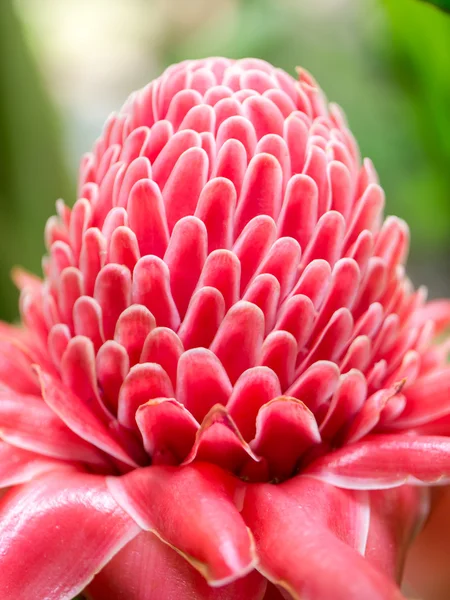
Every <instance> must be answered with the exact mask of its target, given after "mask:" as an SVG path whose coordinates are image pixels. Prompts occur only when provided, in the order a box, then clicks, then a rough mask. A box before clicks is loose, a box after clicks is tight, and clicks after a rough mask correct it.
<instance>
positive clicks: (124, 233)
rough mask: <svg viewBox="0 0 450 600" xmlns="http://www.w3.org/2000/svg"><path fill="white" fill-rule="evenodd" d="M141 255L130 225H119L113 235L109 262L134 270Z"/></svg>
mask: <svg viewBox="0 0 450 600" xmlns="http://www.w3.org/2000/svg"><path fill="white" fill-rule="evenodd" d="M140 256H141V255H140V252H139V246H138V241H137V238H136V234H135V233H134V231H132V230H131V229H130V228H129V227H124V226H121V227H117V229H115V230H114V232H113V234H112V236H111V241H110V244H109V252H108V262H111V263H117V264H118V265H124V266H125V267H127V268H128V269H129V270H130V271H132V270H133V269H134V266H135V264H136V263H137V261H138V260H139V258H140Z"/></svg>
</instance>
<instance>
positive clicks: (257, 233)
mask: <svg viewBox="0 0 450 600" xmlns="http://www.w3.org/2000/svg"><path fill="white" fill-rule="evenodd" d="M275 239H276V225H275V222H274V220H273V219H271V218H270V217H268V216H266V215H260V216H257V217H254V218H253V219H252V220H251V221H250V222H249V223H248V224H247V225H246V227H245V228H244V230H243V231H242V233H241V234H240V236H239V237H238V239H237V241H236V243H235V245H234V247H233V250H234V253H235V254H236V256H237V257H238V259H239V261H240V263H241V292H242V291H244V290H245V288H246V286H247V284H248V283H249V281H250V279H251V278H252V277H253V275H254V273H255V271H256V269H257V268H258V266H259V264H260V262H261V261H262V260H263V258H264V256H265V255H266V253H267V252H268V250H269V248H270V247H271V246H272V244H273V243H274V241H275Z"/></svg>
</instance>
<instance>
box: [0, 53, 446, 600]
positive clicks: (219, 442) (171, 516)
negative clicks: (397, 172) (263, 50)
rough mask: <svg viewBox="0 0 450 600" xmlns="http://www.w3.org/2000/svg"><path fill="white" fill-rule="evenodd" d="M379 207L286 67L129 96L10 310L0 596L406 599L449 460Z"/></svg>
mask: <svg viewBox="0 0 450 600" xmlns="http://www.w3.org/2000/svg"><path fill="white" fill-rule="evenodd" d="M383 205H384V195H383V191H382V189H381V188H380V187H379V185H378V183H377V177H376V173H375V171H374V169H373V166H372V164H371V163H370V161H368V160H365V161H364V162H363V164H362V166H361V164H360V158H359V154H358V149H357V146H356V144H355V142H354V140H353V138H352V136H351V134H350V132H349V130H348V128H347V125H346V123H345V120H344V118H343V115H342V113H341V112H340V110H339V109H338V108H337V107H336V106H334V105H330V106H327V104H326V102H325V99H324V96H323V94H322V92H321V91H320V89H319V88H318V86H317V84H316V83H315V81H314V80H313V79H312V78H311V76H310V75H308V74H307V73H305V72H304V71H300V80H299V82H296V81H294V79H292V78H291V77H290V76H288V75H287V74H286V73H284V72H283V71H281V70H279V69H275V68H273V67H272V66H270V65H269V64H267V63H265V62H263V61H260V60H252V59H248V60H247V59H246V60H240V61H237V62H233V61H230V60H226V59H222V58H214V59H208V60H202V61H188V62H184V63H181V64H179V65H175V66H173V67H171V68H169V69H168V70H167V71H166V72H165V73H164V74H163V75H162V76H161V77H160V78H158V79H156V80H155V81H153V82H152V83H150V84H149V85H148V86H147V87H146V88H144V89H143V90H141V91H139V92H137V93H135V94H133V95H132V96H131V97H130V99H129V100H128V102H127V103H126V105H125V107H124V108H123V110H122V111H121V112H120V113H119V114H117V115H113V116H112V117H111V118H110V119H109V121H108V123H107V125H106V127H105V130H104V132H103V135H102V137H101V138H100V139H99V140H98V141H97V143H96V145H95V147H94V150H93V152H92V153H90V154H88V155H86V156H85V158H84V159H83V161H82V165H81V171H80V184H79V199H78V200H77V202H76V203H75V205H74V207H73V209H69V208H67V207H66V206H65V205H64V204H63V203H62V202H59V203H58V205H57V209H58V215H59V216H58V217H53V218H51V219H50V220H49V222H48V226H47V229H46V242H47V247H48V257H46V259H45V262H44V272H45V278H44V281H40V280H38V279H36V278H34V277H33V276H30V275H27V274H24V273H22V272H19V273H17V274H16V280H17V282H18V285H19V287H21V288H22V296H21V312H22V319H23V325H22V326H21V327H11V326H8V325H3V326H2V330H1V334H2V339H1V347H0V380H1V389H0V395H1V397H0V437H1V440H2V441H1V442H0V485H1V486H2V487H6V488H11V489H10V490H9V491H8V492H7V493H6V494H5V495H4V497H3V498H2V500H1V501H0V535H1V537H0V589H1V590H2V599H3V600H13V599H14V600H30V599H31V598H36V599H37V600H39V599H46V600H62V599H70V598H71V597H72V596H74V595H76V594H77V593H79V592H80V591H81V590H83V589H85V588H86V586H88V587H87V591H86V593H88V594H89V597H90V598H92V599H93V600H102V599H108V600H114V599H116V598H117V599H120V598H126V599H127V600H167V599H168V600H175V599H176V600H187V599H194V598H195V599H197V598H198V599H207V600H239V599H242V600H244V599H245V600H261V599H263V598H264V599H265V600H269V599H272V600H274V599H276V598H282V597H283V598H308V599H310V600H328V599H334V600H339V599H344V598H345V599H346V600H349V599H350V600H352V599H355V600H356V599H358V600H360V599H361V598H365V599H367V600H375V599H383V600H386V599H394V598H395V599H397V598H401V597H402V596H401V593H400V591H399V589H398V587H397V585H396V583H395V580H396V579H397V580H398V578H399V577H400V574H401V568H402V561H403V557H404V552H405V549H406V547H407V546H408V543H409V541H410V539H411V537H412V535H413V533H414V530H415V528H416V526H417V523H418V521H419V520H420V518H421V516H422V515H423V502H422V499H423V495H422V492H421V489H423V487H422V488H421V487H419V486H423V485H425V484H426V485H427V484H431V483H433V482H438V481H439V482H443V481H447V480H448V479H449V476H450V438H449V437H447V434H449V432H450V398H449V397H448V396H449V394H448V391H449V386H450V368H449V367H447V366H446V364H445V360H446V353H447V347H446V346H445V345H440V346H439V345H431V343H432V340H433V336H434V334H435V333H436V331H440V330H441V329H442V328H443V327H444V326H445V325H446V324H447V323H448V322H449V317H450V310H449V305H448V304H447V303H446V302H435V303H429V304H426V303H425V298H424V292H423V290H419V291H417V292H415V291H414V290H413V288H412V286H411V284H410V282H409V280H408V279H407V278H406V277H405V273H404V267H403V262H404V260H405V257H406V253H407V246H408V230H407V227H406V225H405V224H404V223H403V222H402V221H400V220H399V219H396V218H392V217H390V218H388V219H386V220H385V221H384V222H383V219H382V213H383ZM95 574H97V575H96V576H95V577H94V575H95ZM92 580H93V581H92Z"/></svg>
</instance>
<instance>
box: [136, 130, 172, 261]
mask: <svg viewBox="0 0 450 600" xmlns="http://www.w3.org/2000/svg"><path fill="white" fill-rule="evenodd" d="M152 135H153V133H152ZM127 212H128V219H129V225H130V228H131V229H132V230H133V231H134V232H135V234H136V237H137V240H138V244H139V250H140V253H141V256H146V255H147V254H155V255H156V256H159V257H162V256H163V255H164V252H165V251H166V248H167V244H168V242H169V230H168V227H167V221H166V213H165V208H164V201H163V199H162V196H161V192H160V191H159V187H158V186H157V185H156V183H155V182H154V181H151V180H149V179H143V180H141V181H138V182H137V183H136V184H135V185H134V186H133V188H132V189H131V192H130V197H129V199H128V208H127Z"/></svg>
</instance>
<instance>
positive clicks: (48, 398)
mask: <svg viewBox="0 0 450 600" xmlns="http://www.w3.org/2000/svg"><path fill="white" fill-rule="evenodd" d="M39 377H40V380H41V385H42V395H43V397H44V400H45V402H46V403H47V404H48V405H49V406H50V408H51V409H52V410H53V411H54V412H55V413H56V414H57V415H58V416H59V417H60V419H61V420H62V421H64V423H65V424H66V425H67V426H68V427H69V428H70V429H71V430H72V431H73V432H74V433H76V434H77V435H79V436H80V437H81V438H82V439H84V440H86V441H87V442H90V443H91V444H93V445H94V446H96V447H97V448H100V449H101V450H104V451H105V452H107V453H108V454H110V455H111V456H114V457H115V458H117V459H119V460H121V461H123V462H124V463H126V464H128V465H131V466H133V467H135V466H136V463H135V462H134V461H133V460H132V459H131V458H130V456H129V455H128V454H127V452H126V451H125V450H124V449H123V448H122V447H121V446H120V444H119V443H118V442H117V441H116V439H115V438H114V436H113V435H112V434H111V432H110V431H109V429H108V427H107V426H106V425H105V424H104V423H103V422H102V421H101V420H100V419H98V418H97V417H96V415H95V414H94V413H92V412H91V411H90V410H89V407H88V406H86V404H84V403H83V402H82V401H81V400H80V399H79V398H78V397H77V396H75V395H74V394H73V393H72V392H71V390H70V389H69V388H67V387H65V386H64V385H63V384H62V383H60V382H59V381H57V380H56V379H54V378H52V377H51V376H50V375H48V374H47V373H44V372H43V371H39Z"/></svg>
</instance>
